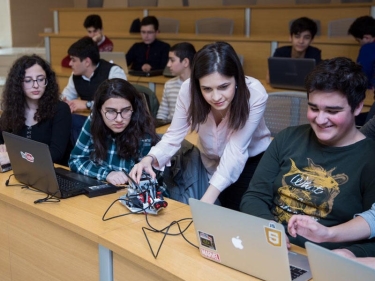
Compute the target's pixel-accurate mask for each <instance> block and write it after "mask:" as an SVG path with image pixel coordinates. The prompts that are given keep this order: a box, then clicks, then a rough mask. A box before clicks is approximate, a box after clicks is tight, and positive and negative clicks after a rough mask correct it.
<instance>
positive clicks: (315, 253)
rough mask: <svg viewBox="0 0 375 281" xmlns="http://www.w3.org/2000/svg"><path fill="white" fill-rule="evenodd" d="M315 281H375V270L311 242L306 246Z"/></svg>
mask: <svg viewBox="0 0 375 281" xmlns="http://www.w3.org/2000/svg"><path fill="white" fill-rule="evenodd" d="M305 246H306V250H307V254H308V258H309V263H310V266H311V272H312V275H313V279H314V281H332V280H334V281H353V280H375V269H373V268H371V267H368V266H367V265H364V264H361V263H358V262H356V261H354V260H351V259H348V258H345V257H343V256H340V255H338V254H335V253H334V252H332V251H330V250H327V249H325V248H323V247H320V246H318V245H315V244H313V243H310V242H306V244H305Z"/></svg>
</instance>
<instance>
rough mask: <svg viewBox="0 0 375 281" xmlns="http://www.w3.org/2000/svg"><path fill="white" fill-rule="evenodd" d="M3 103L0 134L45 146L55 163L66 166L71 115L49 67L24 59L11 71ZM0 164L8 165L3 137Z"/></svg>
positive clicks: (34, 59)
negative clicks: (60, 97) (16, 136)
mask: <svg viewBox="0 0 375 281" xmlns="http://www.w3.org/2000/svg"><path fill="white" fill-rule="evenodd" d="M2 98H3V100H2V103H1V106H2V110H3V113H2V115H1V118H0V129H1V131H6V132H10V133H13V134H16V135H19V136H23V137H25V138H29V139H32V140H35V141H38V142H42V143H45V144H47V145H48V146H49V149H50V152H51V157H52V160H53V162H55V163H59V164H64V163H65V164H66V163H67V159H68V157H67V156H66V155H67V154H68V151H69V150H68V144H69V140H70V127H71V113H70V109H69V106H68V105H67V104H66V103H64V102H62V101H60V100H59V86H58V84H57V81H56V76H55V73H54V72H53V70H52V69H51V67H50V65H49V64H48V63H47V62H46V61H45V60H44V59H42V58H41V57H39V56H37V55H25V56H22V57H20V58H19V59H17V60H16V61H15V62H14V64H13V66H12V67H11V68H10V71H9V74H8V77H7V80H6V82H5V87H4V90H3V96H2ZM0 143H1V145H0V164H6V163H9V157H8V153H7V152H6V146H5V144H4V139H3V137H2V134H0Z"/></svg>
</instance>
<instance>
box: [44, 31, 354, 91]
mask: <svg viewBox="0 0 375 281" xmlns="http://www.w3.org/2000/svg"><path fill="white" fill-rule="evenodd" d="M107 34H108V37H110V38H111V39H112V41H113V43H114V51H119V52H127V51H128V50H129V48H130V47H131V46H132V45H133V44H134V43H135V42H138V41H139V35H133V34H128V33H109V32H107ZM82 35H83V33H61V34H50V33H42V34H40V36H44V38H45V43H46V52H47V58H49V59H47V60H49V61H50V62H51V64H52V65H53V66H57V65H58V66H59V65H60V63H61V59H62V58H63V57H65V56H66V52H67V50H68V48H69V46H70V45H71V44H72V43H74V42H75V41H76V40H78V39H79V38H81V36H82ZM158 38H159V39H160V40H163V41H165V42H167V43H169V44H170V45H174V44H176V43H179V42H183V41H188V42H190V43H192V44H193V45H194V47H195V48H196V49H197V50H199V49H201V48H202V47H203V46H204V45H206V44H210V43H213V42H216V41H226V42H228V43H229V44H231V45H232V46H233V48H234V49H235V50H236V52H237V53H238V54H241V55H243V56H244V64H243V68H244V71H245V74H246V75H249V76H252V77H255V78H257V79H264V78H265V77H266V74H267V70H268V66H267V58H268V57H270V56H272V54H273V51H274V49H275V48H276V47H278V46H279V45H286V44H289V38H288V36H287V35H285V36H268V35H267V36H264V35H263V36H250V37H246V36H243V35H239V36H226V37H225V36H208V35H195V34H181V33H179V34H160V35H159V36H158ZM313 45H314V46H317V47H319V48H320V49H321V50H322V54H323V58H330V57H337V56H346V57H349V58H351V59H352V60H356V58H357V55H358V50H359V45H358V43H357V42H356V41H355V40H354V39H353V38H351V37H348V38H328V37H326V36H320V37H319V38H318V37H317V38H316V39H315V41H314V44H313ZM55 71H56V72H57V75H58V76H60V72H59V71H58V68H57V67H55ZM129 79H130V78H129ZM147 79H156V78H153V77H151V78H147ZM141 80H142V79H140V80H139V81H141ZM143 80H146V78H143ZM129 81H131V80H129ZM159 82H161V81H159ZM146 83H147V82H146ZM155 85H159V84H158V83H156V84H155ZM156 91H157V92H158V95H159V93H160V89H159V90H158V89H156ZM161 91H162V87H161Z"/></svg>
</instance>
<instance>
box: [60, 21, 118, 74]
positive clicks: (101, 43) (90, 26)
mask: <svg viewBox="0 0 375 281" xmlns="http://www.w3.org/2000/svg"><path fill="white" fill-rule="evenodd" d="M83 26H84V27H85V28H86V31H87V35H88V37H90V38H92V40H93V41H94V42H95V43H96V44H98V48H99V52H112V51H113V43H112V41H111V40H110V39H109V38H108V37H107V36H104V34H103V23H102V18H101V17H100V16H99V15H89V16H87V17H86V19H85V21H84V23H83ZM69 62H70V56H69V55H67V56H66V57H65V58H63V60H62V61H61V66H63V67H70V65H69Z"/></svg>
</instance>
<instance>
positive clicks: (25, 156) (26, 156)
mask: <svg viewBox="0 0 375 281" xmlns="http://www.w3.org/2000/svg"><path fill="white" fill-rule="evenodd" d="M21 156H22V158H23V159H25V160H27V161H29V162H31V163H34V156H33V155H32V154H31V153H28V152H22V151H21Z"/></svg>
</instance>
